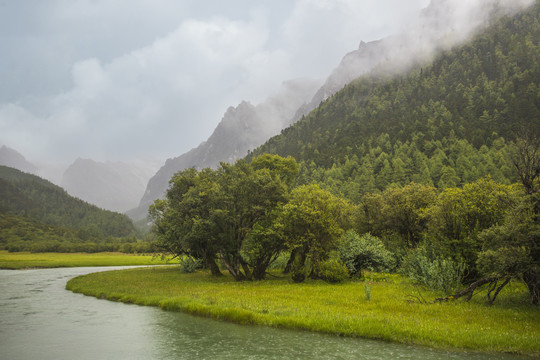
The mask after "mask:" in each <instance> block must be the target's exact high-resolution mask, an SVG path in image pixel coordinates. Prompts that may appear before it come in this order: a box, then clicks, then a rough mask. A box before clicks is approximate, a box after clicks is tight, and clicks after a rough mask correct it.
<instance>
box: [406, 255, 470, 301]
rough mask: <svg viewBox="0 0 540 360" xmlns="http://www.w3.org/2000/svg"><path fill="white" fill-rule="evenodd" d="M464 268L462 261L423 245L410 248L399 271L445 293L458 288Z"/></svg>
mask: <svg viewBox="0 0 540 360" xmlns="http://www.w3.org/2000/svg"><path fill="white" fill-rule="evenodd" d="M465 270H466V266H465V263H464V262H463V261H459V262H455V261H452V260H450V259H447V258H443V257H442V256H437V255H434V254H433V252H430V251H429V249H427V248H426V247H425V246H422V247H419V248H418V249H416V250H411V251H410V253H409V254H408V255H407V256H406V257H405V258H404V259H403V263H402V265H401V272H402V273H403V274H405V275H406V276H408V277H409V278H410V279H411V280H412V281H414V282H417V283H419V284H422V285H424V286H426V287H427V288H429V289H432V290H435V291H442V292H444V293H445V294H447V295H449V294H451V293H452V292H454V291H455V290H456V289H457V288H459V286H460V285H461V282H462V280H463V277H464V275H465Z"/></svg>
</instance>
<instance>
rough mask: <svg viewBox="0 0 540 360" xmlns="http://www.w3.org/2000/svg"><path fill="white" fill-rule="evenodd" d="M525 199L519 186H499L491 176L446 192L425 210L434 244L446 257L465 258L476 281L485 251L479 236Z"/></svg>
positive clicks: (470, 273)
mask: <svg viewBox="0 0 540 360" xmlns="http://www.w3.org/2000/svg"><path fill="white" fill-rule="evenodd" d="M522 196H523V191H522V188H521V187H520V186H519V185H517V184H516V185H502V184H498V183H496V182H495V181H494V180H493V179H491V178H489V177H487V178H483V179H480V180H477V181H475V182H474V183H470V184H465V185H464V186H463V188H448V189H445V190H444V191H442V192H441V193H440V195H439V197H438V199H437V200H436V202H435V203H433V204H432V205H431V206H430V207H428V208H427V209H426V210H425V216H426V218H427V220H428V225H427V227H428V230H427V233H428V236H429V238H430V241H431V242H433V243H434V244H435V246H436V247H437V248H438V250H439V251H440V252H441V253H442V254H443V255H445V256H446V257H452V258H453V259H454V260H461V259H463V260H464V261H465V263H466V265H467V267H468V269H469V276H470V278H471V279H472V278H474V277H475V276H477V275H478V273H477V271H476V260H477V255H478V252H479V251H480V250H481V248H482V244H481V241H479V240H478V234H479V233H480V232H481V231H483V230H485V229H488V228H490V227H492V226H494V225H496V224H498V223H499V222H501V221H502V220H503V219H504V216H505V214H506V212H507V211H508V210H509V209H510V208H511V207H512V206H514V205H515V204H516V203H518V202H519V201H520V199H521V198H522Z"/></svg>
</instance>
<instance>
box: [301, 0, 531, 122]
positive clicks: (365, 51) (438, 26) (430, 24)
mask: <svg viewBox="0 0 540 360" xmlns="http://www.w3.org/2000/svg"><path fill="white" fill-rule="evenodd" d="M532 2H533V1H532V0H483V1H468V2H464V1H462V0H432V1H431V2H430V4H429V5H428V6H427V7H426V8H425V9H424V10H423V11H422V12H421V13H420V16H419V17H418V19H415V20H413V21H412V22H411V23H410V24H408V26H407V27H406V28H404V29H403V30H402V31H401V32H400V33H398V34H395V35H392V36H388V37H386V38H383V39H380V40H376V41H370V42H367V43H366V42H364V41H360V45H359V47H358V49H357V50H354V51H351V52H349V53H348V54H346V55H345V56H344V57H343V59H342V60H341V62H340V64H339V65H338V66H337V67H336V68H335V69H334V70H333V71H332V73H331V74H330V75H329V76H328V78H327V79H326V81H325V82H324V84H323V86H322V87H321V88H320V89H319V90H318V91H317V92H316V94H315V95H314V96H313V99H312V100H311V102H309V103H308V104H307V105H306V106H305V109H304V113H306V114H307V112H309V111H311V110H313V109H315V108H316V107H317V106H319V104H320V103H321V102H322V101H324V100H326V99H328V98H329V97H330V96H332V95H333V94H335V93H336V92H337V91H339V90H341V89H342V88H343V87H344V86H345V85H347V84H348V83H350V82H351V81H352V80H354V79H356V78H358V77H360V76H362V75H365V74H368V73H371V74H372V75H375V74H386V75H389V74H400V73H404V72H406V71H409V70H410V69H412V68H413V67H414V66H416V65H418V64H428V63H429V62H431V61H432V60H433V57H434V56H435V54H437V53H439V52H440V51H444V50H449V49H451V48H452V47H453V46H456V45H457V44H459V43H462V42H463V41H465V40H466V39H467V38H469V37H470V36H471V34H473V33H474V32H476V31H479V30H480V29H482V28H483V27H485V26H487V25H488V24H489V22H490V21H493V20H494V19H496V18H498V17H500V16H503V15H505V14H513V13H515V12H517V11H519V10H520V9H522V8H523V7H524V6H527V5H530V4H531V3H532ZM306 111H307V112H306ZM298 119H299V118H297V119H296V120H298Z"/></svg>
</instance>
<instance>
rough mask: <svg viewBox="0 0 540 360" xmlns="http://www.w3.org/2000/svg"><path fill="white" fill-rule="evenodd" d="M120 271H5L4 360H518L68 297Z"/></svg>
mask: <svg viewBox="0 0 540 360" xmlns="http://www.w3.org/2000/svg"><path fill="white" fill-rule="evenodd" d="M112 269H116V268H112V267H107V268H63V269H43V270H0V359H2V360H3V359H6V360H7V359H9V360H17V359H25V360H26V359H42V360H47V359H81V360H82V359H92V360H96V359H98V360H99V359H115V360H121V359H130V360H133V359H370V360H371V359H381V360H382V359H384V360H387V359H422V360H431V359H433V360H435V359H437V360H440V359H474V360H484V359H485V360H488V359H518V358H519V357H515V356H509V355H500V356H494V355H482V354H470V353H469V354H466V353H465V354H464V353H450V352H445V351H438V350H431V349H427V348H422V347H415V346H406V345H399V344H389V343H385V342H379V341H371V340H363V339H351V338H342V337H336V336H328V335H322V334H314V333H310V332H298V331H288V330H280V329H271V328H265V327H259V326H241V325H235V324H230V323H224V322H219V321H215V320H211V319H205V318H198V317H195V316H191V315H186V314H182V313H176V312H166V311H163V310H160V309H157V308H153V307H144V306H137V305H126V304H122V303H116V302H111V301H107V300H98V299H96V298H92V297H87V296H84V295H80V294H74V293H72V292H70V291H67V290H65V284H66V282H67V281H68V280H69V279H70V278H72V277H75V276H77V275H82V274H87V273H90V272H96V271H104V270H112Z"/></svg>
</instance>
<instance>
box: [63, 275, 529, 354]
mask: <svg viewBox="0 0 540 360" xmlns="http://www.w3.org/2000/svg"><path fill="white" fill-rule="evenodd" d="M276 275H277V277H272V278H270V279H269V280H264V281H258V282H257V281H255V282H236V281H234V280H233V279H232V278H231V277H230V276H223V277H219V278H217V277H212V276H210V275H209V274H207V273H205V272H198V273H194V274H184V273H181V272H180V271H179V269H178V268H177V267H166V268H163V267H154V268H144V269H129V270H123V271H110V272H101V273H95V274H89V275H84V276H80V277H77V278H74V279H72V280H70V281H69V282H68V284H67V289H69V290H72V291H74V292H78V293H83V294H86V295H90V296H95V297H98V298H104V299H109V300H114V301H121V302H125V303H134V304H139V305H149V306H158V307H160V308H162V309H164V310H174V311H183V312H187V313H190V314H195V315H200V316H206V317H211V318H215V319H219V320H226V321H231V322H236V323H240V324H258V325H265V326H272V327H281V328H289V329H298V330H309V331H317V332H323V333H329V334H335V335H340V336H351V337H363V338H370V339H380V340H385V341H392V342H399V343H405V344H416V345H423V346H430V347H435V348H443V349H466V350H469V351H470V350H473V351H480V352H491V353H501V352H504V353H514V354H522V355H528V356H540V341H539V339H540V309H539V308H538V307H537V306H533V305H529V304H528V302H527V296H528V292H527V289H526V287H525V285H524V284H521V283H517V282H516V283H511V284H510V285H509V286H507V288H505V289H504V291H503V292H502V293H501V295H500V296H499V298H498V299H497V301H496V303H495V304H494V305H493V306H487V305H486V301H485V293H483V294H482V293H481V294H479V295H477V296H475V297H474V298H473V299H472V300H471V301H470V302H463V301H453V302H447V303H433V302H432V300H433V299H434V298H436V297H437V296H438V295H440V294H436V293H433V292H430V291H427V290H425V289H423V288H420V287H417V286H415V285H413V284H411V283H410V281H409V280H408V279H406V278H403V277H401V276H399V275H391V274H373V275H372V276H368V278H370V279H371V280H370V281H369V282H367V283H365V282H363V281H360V280H356V281H349V282H345V283H341V284H335V285H333V284H328V283H325V282H322V281H318V280H309V281H307V282H305V283H300V284H296V283H292V282H290V280H289V279H287V278H282V277H279V275H278V274H276ZM366 290H367V293H366ZM368 294H369V296H368Z"/></svg>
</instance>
